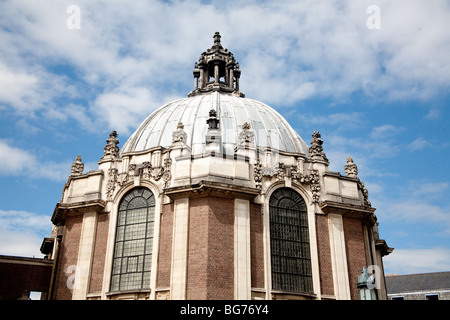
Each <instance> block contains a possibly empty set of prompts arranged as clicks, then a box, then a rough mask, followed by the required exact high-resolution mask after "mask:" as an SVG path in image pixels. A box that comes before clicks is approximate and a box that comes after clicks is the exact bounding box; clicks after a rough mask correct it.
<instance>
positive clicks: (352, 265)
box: [343, 217, 367, 300]
mask: <svg viewBox="0 0 450 320" xmlns="http://www.w3.org/2000/svg"><path fill="white" fill-rule="evenodd" d="M343 224H344V237H345V250H346V253H347V265H348V277H349V282H350V294H351V298H352V300H358V299H359V292H358V288H357V284H358V276H359V275H360V274H361V270H362V268H363V266H367V260H366V248H365V244H364V243H365V242H364V232H363V225H362V222H361V220H358V219H354V218H349V217H343Z"/></svg>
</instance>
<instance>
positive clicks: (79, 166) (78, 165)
mask: <svg viewBox="0 0 450 320" xmlns="http://www.w3.org/2000/svg"><path fill="white" fill-rule="evenodd" d="M81 161H82V160H81V156H80V155H78V156H77V157H76V159H75V162H73V163H72V167H71V173H70V175H71V176H72V177H76V176H81V175H82V174H83V170H84V163H83V162H81Z"/></svg>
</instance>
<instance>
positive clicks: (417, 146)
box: [408, 137, 430, 151]
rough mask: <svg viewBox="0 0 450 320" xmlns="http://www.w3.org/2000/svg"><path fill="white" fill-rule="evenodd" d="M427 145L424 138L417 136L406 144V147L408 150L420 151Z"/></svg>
mask: <svg viewBox="0 0 450 320" xmlns="http://www.w3.org/2000/svg"><path fill="white" fill-rule="evenodd" d="M429 145H430V143H429V142H428V141H427V140H426V139H424V138H422V137H419V138H417V139H416V140H414V141H413V142H411V143H410V144H409V145H408V149H409V150H410V151H421V150H423V149H425V148H426V147H428V146H429Z"/></svg>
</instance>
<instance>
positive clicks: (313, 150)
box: [308, 131, 328, 162]
mask: <svg viewBox="0 0 450 320" xmlns="http://www.w3.org/2000/svg"><path fill="white" fill-rule="evenodd" d="M322 144H323V140H322V139H321V138H320V133H319V131H314V132H313V134H312V139H311V146H310V147H309V150H308V151H309V156H310V157H311V160H322V161H326V162H328V158H327V156H326V155H325V152H323V147H322Z"/></svg>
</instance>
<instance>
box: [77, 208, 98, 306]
mask: <svg viewBox="0 0 450 320" xmlns="http://www.w3.org/2000/svg"><path fill="white" fill-rule="evenodd" d="M97 217H98V214H97V212H86V213H85V214H84V215H83V224H82V227H81V235H80V244H79V248H78V260H77V265H76V269H75V270H74V271H75V274H73V276H75V283H74V288H73V292H72V300H85V299H86V297H87V294H88V290H89V282H90V281H89V280H90V275H91V267H92V257H93V254H94V245H95V235H96V230H97Z"/></svg>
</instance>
